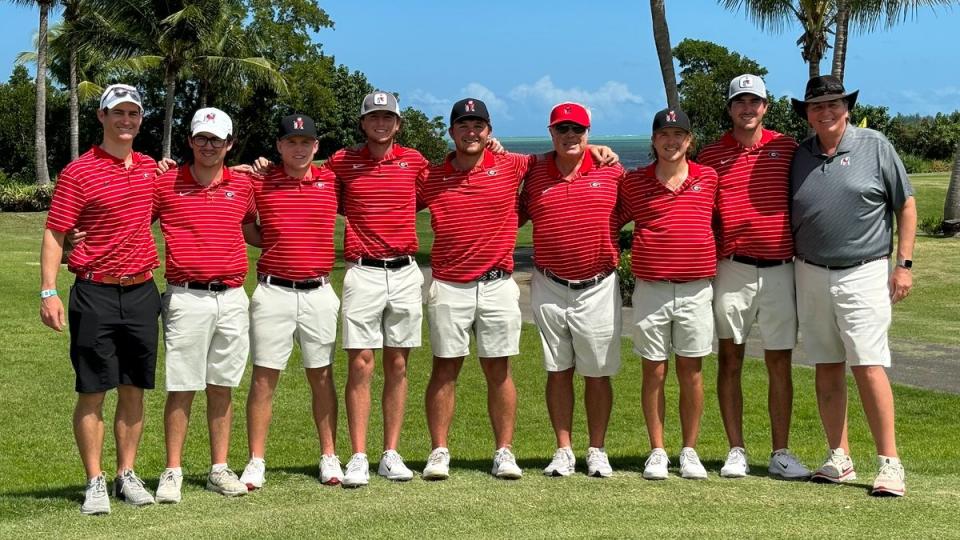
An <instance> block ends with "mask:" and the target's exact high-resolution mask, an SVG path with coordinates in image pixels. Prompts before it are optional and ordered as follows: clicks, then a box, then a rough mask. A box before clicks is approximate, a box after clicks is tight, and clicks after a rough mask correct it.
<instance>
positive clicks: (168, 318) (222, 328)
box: [161, 285, 250, 392]
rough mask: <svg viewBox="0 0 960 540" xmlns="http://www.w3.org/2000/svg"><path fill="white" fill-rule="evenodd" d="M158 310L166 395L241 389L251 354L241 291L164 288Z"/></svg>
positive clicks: (247, 316)
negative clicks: (214, 388)
mask: <svg viewBox="0 0 960 540" xmlns="http://www.w3.org/2000/svg"><path fill="white" fill-rule="evenodd" d="M161 305H162V308H161V309H162V312H161V313H162V316H163V344H164V347H165V348H166V354H165V357H164V360H165V364H166V374H167V377H166V379H167V382H166V388H167V391H168V392H195V391H198V390H203V389H205V388H206V387H207V385H208V384H213V385H216V386H226V387H230V388H236V387H237V386H239V385H240V380H241V379H242V378H243V370H244V368H246V367H247V353H248V352H249V351H250V338H249V326H250V319H249V315H248V314H247V307H248V306H249V305H250V300H249V298H247V293H246V291H244V290H243V287H235V288H232V289H227V290H225V291H222V292H210V291H197V290H193V289H187V288H184V287H177V286H174V285H168V286H167V290H166V292H164V293H163V298H162V303H161Z"/></svg>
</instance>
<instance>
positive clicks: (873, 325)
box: [790, 75, 917, 496]
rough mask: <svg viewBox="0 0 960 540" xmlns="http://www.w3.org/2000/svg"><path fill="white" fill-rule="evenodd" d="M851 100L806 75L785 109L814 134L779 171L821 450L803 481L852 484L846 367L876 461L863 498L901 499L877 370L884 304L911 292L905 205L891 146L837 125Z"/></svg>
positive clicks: (887, 396)
mask: <svg viewBox="0 0 960 540" xmlns="http://www.w3.org/2000/svg"><path fill="white" fill-rule="evenodd" d="M856 100H857V92H856V91H854V92H847V91H846V90H845V89H844V87H843V83H842V82H841V81H840V80H839V79H837V78H836V77H832V76H829V75H825V76H820V77H814V78H812V79H810V81H809V82H807V89H806V92H805V94H804V99H803V100H802V101H801V100H798V99H794V100H793V108H794V111H796V113H797V114H799V115H800V116H802V117H804V118H806V119H807V122H809V123H810V126H811V127H812V128H813V130H814V131H815V132H816V133H815V135H814V136H812V137H810V138H808V139H807V140H805V141H803V143H801V144H800V146H799V148H798V149H797V152H796V154H795V156H794V159H793V163H792V166H791V171H790V195H791V211H792V214H791V226H792V229H793V236H794V245H795V250H796V256H797V265H796V287H797V315H798V319H799V324H800V332H801V334H802V335H803V343H804V349H805V352H806V354H807V356H809V357H810V358H811V359H813V360H814V361H815V362H817V364H816V392H817V404H818V406H819V408H820V418H821V421H822V422H823V427H824V431H825V432H826V435H827V442H828V444H829V447H830V452H829V454H828V456H827V460H826V462H825V463H824V464H823V466H821V467H820V468H819V469H818V470H817V471H816V472H815V473H814V474H813V477H812V480H813V481H816V482H830V483H840V482H847V481H851V480H854V479H855V478H856V473H855V472H854V469H853V461H852V460H851V459H850V457H849V444H848V441H847V429H846V427H847V424H846V411H847V387H846V381H845V378H844V375H845V366H846V364H849V365H850V366H851V370H852V371H853V376H854V379H855V380H856V383H857V389H858V391H859V393H860V400H861V402H863V408H864V412H865V414H866V417H867V422H868V423H869V425H870V431H871V432H872V434H873V438H874V442H875V444H876V448H877V454H878V457H879V462H880V471H879V473H878V474H877V478H876V480H875V481H874V484H873V490H872V492H871V493H872V494H873V495H878V496H901V495H903V494H904V492H905V486H904V471H903V466H902V465H901V464H900V459H899V457H898V455H897V447H896V436H895V433H894V408H893V392H892V391H891V388H890V381H889V380H888V379H887V373H886V371H885V369H884V368H886V367H889V365H890V349H889V347H888V344H887V329H888V328H889V327H890V319H891V304H894V303H896V302H898V301H900V300H902V299H904V298H905V297H906V296H907V295H908V294H909V293H910V288H911V286H912V284H913V277H912V275H911V267H912V265H913V263H912V261H911V257H912V255H913V242H914V232H915V230H916V223H917V214H916V203H915V201H914V198H913V188H912V186H911V185H910V180H909V178H908V177H907V173H906V170H905V169H904V167H903V163H902V162H901V161H900V158H899V157H898V156H897V153H896V151H895V150H894V148H893V145H891V144H890V143H889V142H888V141H887V139H886V138H885V137H884V136H883V135H882V134H880V133H878V132H876V131H873V130H870V129H866V128H858V127H855V126H853V125H851V124H849V122H848V120H849V116H850V110H851V109H852V108H853V106H854V104H855V103H856ZM894 216H895V217H896V224H897V254H896V255H897V259H896V264H895V266H894V265H893V264H892V261H890V255H891V253H892V251H893V245H894V244H893V219H894ZM891 266H892V267H893V270H892V271H891Z"/></svg>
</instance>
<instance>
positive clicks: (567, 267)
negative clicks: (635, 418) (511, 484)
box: [520, 102, 624, 478]
mask: <svg viewBox="0 0 960 540" xmlns="http://www.w3.org/2000/svg"><path fill="white" fill-rule="evenodd" d="M589 128H590V112H589V111H588V110H587V108H586V107H584V106H583V105H581V104H579V103H570V102H567V103H560V104H558V105H556V106H555V107H554V108H553V110H552V111H551V112H550V127H549V130H550V137H551V139H552V141H553V151H552V152H550V153H548V154H547V155H546V157H545V159H541V160H538V161H537V163H536V164H535V165H534V166H533V168H532V169H531V170H530V171H529V172H528V173H527V176H526V179H525V180H524V183H523V190H522V192H521V194H520V223H521V224H522V223H524V222H525V221H527V219H530V220H531V221H533V260H534V265H535V266H536V271H535V272H534V274H533V280H532V283H531V289H530V295H531V304H532V308H533V317H534V320H535V322H536V324H537V328H538V329H539V331H540V340H541V343H542V344H543V353H544V359H543V364H544V368H545V369H546V370H547V392H546V395H547V411H548V412H549V414H550V421H551V423H552V424H553V430H554V433H555V435H556V439H557V450H556V452H555V453H554V456H553V460H552V461H551V462H550V464H549V465H548V466H547V468H546V469H544V474H546V475H547V476H570V475H571V474H573V473H574V470H575V463H576V458H575V457H574V453H573V449H572V436H571V432H572V429H573V405H574V400H575V398H574V390H573V376H574V372H576V373H579V374H580V375H582V376H583V378H584V399H583V401H584V405H585V407H586V410H587V431H588V437H589V447H588V448H587V452H586V463H587V474H588V475H589V476H593V477H601V478H603V477H608V476H610V475H612V474H613V470H612V469H611V467H610V462H609V460H608V459H607V453H606V450H605V447H604V439H605V436H606V430H607V424H608V422H609V419H610V410H611V408H612V406H613V389H612V387H611V385H610V377H611V376H613V375H616V373H617V371H618V370H619V368H620V330H621V322H620V304H621V300H620V286H619V282H618V279H617V274H616V267H617V261H618V259H619V250H618V248H617V230H616V221H617V220H616V205H617V190H618V188H619V185H620V181H621V179H622V178H623V175H624V170H623V167H621V166H620V165H614V166H612V167H599V166H598V165H597V164H596V163H595V162H594V160H593V158H592V157H591V155H590V153H589V152H587V140H588V134H587V131H588V129H589Z"/></svg>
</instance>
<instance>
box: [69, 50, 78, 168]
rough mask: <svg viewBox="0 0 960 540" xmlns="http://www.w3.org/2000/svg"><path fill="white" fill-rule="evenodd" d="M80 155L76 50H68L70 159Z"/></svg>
mask: <svg viewBox="0 0 960 540" xmlns="http://www.w3.org/2000/svg"><path fill="white" fill-rule="evenodd" d="M79 155H80V102H79V99H78V96H77V50H76V49H74V48H71V49H70V159H77V157H78V156H79Z"/></svg>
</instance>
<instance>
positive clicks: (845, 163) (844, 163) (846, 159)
mask: <svg viewBox="0 0 960 540" xmlns="http://www.w3.org/2000/svg"><path fill="white" fill-rule="evenodd" d="M848 165H850V158H849V157H846V156H844V157H843V158H842V159H841V160H840V166H841V167H846V166H848Z"/></svg>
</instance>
